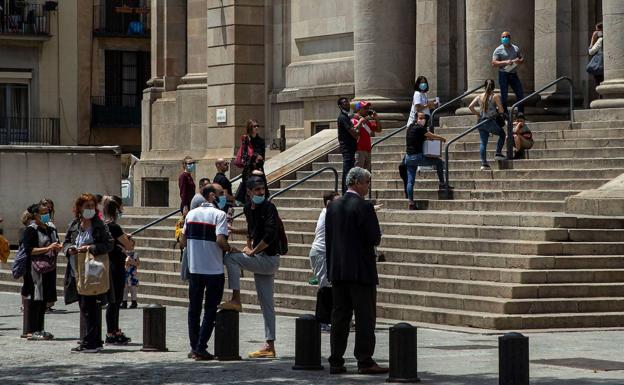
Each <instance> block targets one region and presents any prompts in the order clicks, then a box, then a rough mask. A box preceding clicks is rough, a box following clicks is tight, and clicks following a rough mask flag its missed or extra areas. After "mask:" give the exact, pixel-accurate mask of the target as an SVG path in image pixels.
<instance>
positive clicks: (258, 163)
mask: <svg viewBox="0 0 624 385" xmlns="http://www.w3.org/2000/svg"><path fill="white" fill-rule="evenodd" d="M262 166H264V161H262V160H261V161H258V162H256V167H258V168H262Z"/></svg>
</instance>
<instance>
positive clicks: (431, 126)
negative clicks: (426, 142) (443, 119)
mask: <svg viewBox="0 0 624 385" xmlns="http://www.w3.org/2000/svg"><path fill="white" fill-rule="evenodd" d="M483 87H485V84H482V85H480V86H478V87H475V88H473V89H471V90H468V91H465V92H464V93H463V94H461V95H459V96H457V97H455V98H454V99H451V100H449V101H448V102H446V103H444V104H443V105H441V106H440V107H438V108H436V109H435V110H433V112H432V113H431V116H430V117H429V131H431V132H434V130H435V128H434V122H433V118H435V114H436V113H438V111H440V110H442V109H444V108H446V107H447V106H449V105H451V104H453V103H455V102H456V101H458V100H460V99H463V98H464V97H466V96H468V95H470V94H472V93H473V92H475V91H477V90H480V89H481V88H483Z"/></svg>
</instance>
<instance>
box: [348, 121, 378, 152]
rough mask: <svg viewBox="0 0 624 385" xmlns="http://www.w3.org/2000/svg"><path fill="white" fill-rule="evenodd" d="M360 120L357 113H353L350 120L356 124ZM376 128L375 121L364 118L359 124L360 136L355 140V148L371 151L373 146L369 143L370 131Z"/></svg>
mask: <svg viewBox="0 0 624 385" xmlns="http://www.w3.org/2000/svg"><path fill="white" fill-rule="evenodd" d="M359 121H360V116H359V115H358V114H355V115H353V119H351V122H352V123H353V126H356V125H357V123H358V122H359ZM376 130H377V122H376V121H374V120H365V121H364V122H363V123H362V125H361V126H360V136H359V137H358V141H357V150H358V151H366V152H371V150H372V148H373V146H372V143H371V133H372V132H373V131H376Z"/></svg>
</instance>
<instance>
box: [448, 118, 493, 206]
mask: <svg viewBox="0 0 624 385" xmlns="http://www.w3.org/2000/svg"><path fill="white" fill-rule="evenodd" d="M489 120H490V119H484V120H482V121H480V122H479V123H477V124H475V125H474V126H472V127H470V128H469V129H467V130H466V131H464V132H462V133H461V134H459V135H457V136H456V137H454V138H453V139H451V140H449V141H448V142H447V143H446V146H445V147H444V179H445V190H446V196H447V197H450V192H451V187H450V182H449V147H450V146H451V144H453V143H455V142H457V141H458V140H460V139H461V138H463V137H464V136H466V135H468V134H470V133H471V132H472V131H474V130H476V129H478V128H479V127H481V126H482V125H483V124H485V123H487V122H488V121H489Z"/></svg>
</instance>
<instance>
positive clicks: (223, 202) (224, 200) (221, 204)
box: [217, 195, 227, 210]
mask: <svg viewBox="0 0 624 385" xmlns="http://www.w3.org/2000/svg"><path fill="white" fill-rule="evenodd" d="M226 204H227V198H226V196H225V195H221V196H220V197H219V200H218V201H217V206H219V208H220V209H222V210H223V208H224V207H225V205H226Z"/></svg>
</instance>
